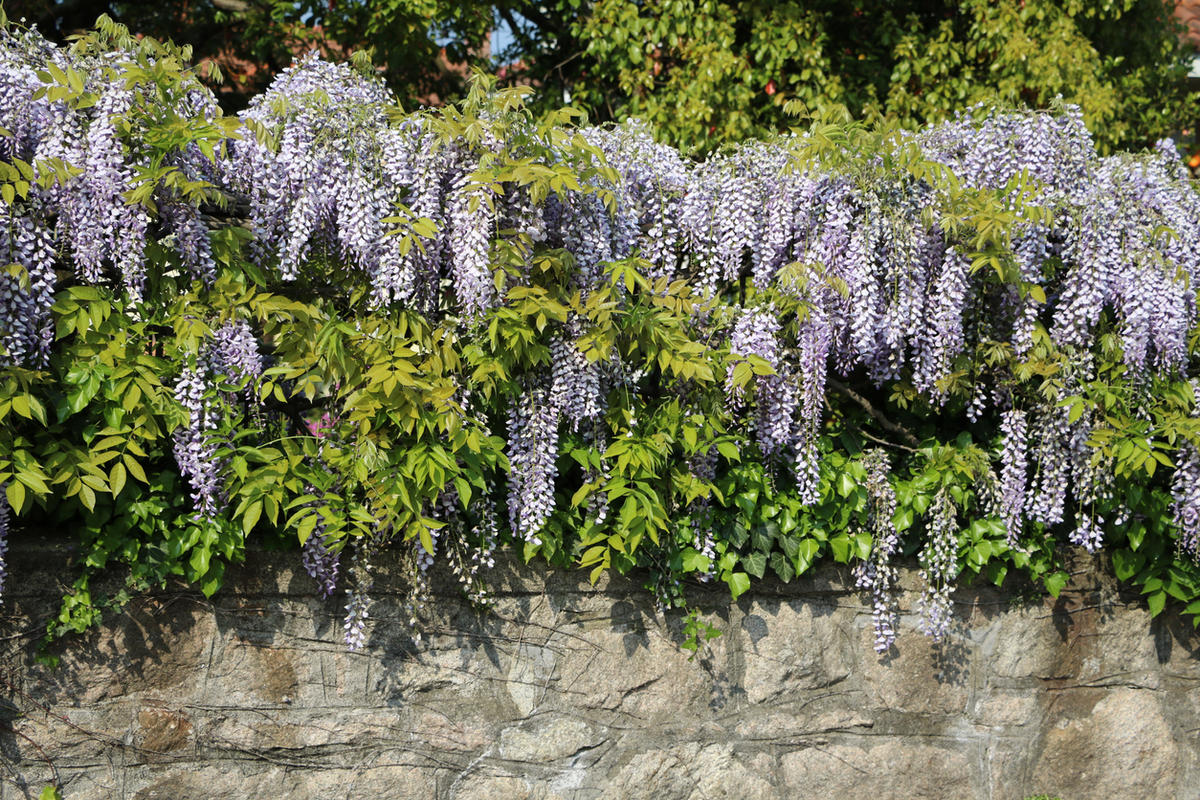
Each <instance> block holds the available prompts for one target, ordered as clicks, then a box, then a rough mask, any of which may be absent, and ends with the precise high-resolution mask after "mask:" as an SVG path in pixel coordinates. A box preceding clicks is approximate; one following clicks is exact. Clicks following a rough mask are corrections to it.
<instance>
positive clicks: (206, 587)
mask: <svg viewBox="0 0 1200 800" xmlns="http://www.w3.org/2000/svg"><path fill="white" fill-rule="evenodd" d="M224 577H225V562H223V561H214V562H213V563H212V565H211V566H210V567H209V569H208V572H207V573H205V575H204V578H203V579H202V580H201V581H200V591H202V592H204V596H205V597H212V596H213V595H214V594H216V593H217V590H218V589H220V588H221V581H222V579H223V578H224Z"/></svg>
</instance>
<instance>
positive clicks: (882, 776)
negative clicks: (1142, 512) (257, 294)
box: [0, 537, 1200, 800]
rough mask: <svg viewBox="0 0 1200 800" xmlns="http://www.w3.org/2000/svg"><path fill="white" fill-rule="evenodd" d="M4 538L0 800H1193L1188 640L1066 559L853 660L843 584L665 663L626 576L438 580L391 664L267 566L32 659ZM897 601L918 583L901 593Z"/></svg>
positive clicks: (30, 624) (1192, 657) (514, 574)
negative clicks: (56, 791) (45, 796)
mask: <svg viewBox="0 0 1200 800" xmlns="http://www.w3.org/2000/svg"><path fill="white" fill-rule="evenodd" d="M64 552H65V551H64V549H63V542H62V541H59V540H55V539H53V538H46V539H42V540H39V539H37V538H36V537H23V538H19V539H16V540H15V541H14V547H13V550H12V552H11V553H10V562H11V575H12V580H11V581H10V589H9V591H8V593H7V594H6V596H5V603H4V605H3V606H0V800H15V799H16V798H35V797H37V796H38V794H39V793H40V791H41V789H42V787H43V786H45V785H46V783H47V782H49V781H51V780H57V781H59V782H60V783H61V784H62V786H63V795H64V797H65V798H66V799H67V800H92V799H93V798H94V799H95V800H101V799H103V800H108V799H109V798H138V799H139V800H153V799H155V798H163V800H167V799H168V798H169V799H170V800H191V799H193V798H194V799H195V800H202V799H203V800H207V799H208V798H213V797H287V798H296V799H297V800H318V799H319V800H328V799H329V798H353V799H354V800H360V799H361V798H365V797H369V798H379V799H381V800H387V799H388V798H404V800H412V799H413V798H416V800H424V799H425V798H428V799H429V800H443V798H453V799H454V800H460V799H461V800H466V799H467V798H486V799H487V800H518V799H527V800H602V799H603V800H636V799H637V798H647V800H649V799H650V798H654V800H692V799H693V798H694V799H695V800H700V799H701V798H709V799H713V798H730V799H731V800H733V798H738V799H739V800H794V799H795V798H801V799H802V798H828V797H848V796H865V797H870V798H871V800H886V799H887V798H906V799H907V798H951V797H952V798H989V799H991V798H994V799H995V800H1000V799H1001V798H1003V799H1004V800H1010V799H1011V798H1015V799H1016V800H1021V798H1025V797H1028V796H1030V795H1034V794H1041V793H1046V794H1050V795H1052V796H1057V797H1061V798H1063V800H1089V798H1104V800H1121V799H1122V798H1131V799H1132V798H1137V800H1141V799H1142V798H1147V797H1154V798H1185V799H1188V800H1200V638H1198V637H1197V635H1196V634H1195V633H1194V631H1193V629H1192V626H1191V624H1190V622H1187V621H1186V620H1183V619H1181V618H1179V617H1178V616H1172V613H1171V612H1168V613H1166V614H1164V615H1163V616H1161V617H1159V618H1158V619H1154V620H1151V619H1150V617H1149V615H1148V614H1147V612H1146V610H1145V608H1144V606H1143V605H1141V604H1140V602H1139V600H1138V598H1137V597H1136V596H1133V595H1126V594H1122V593H1121V592H1120V591H1118V589H1117V587H1115V586H1114V585H1112V584H1111V583H1109V582H1107V579H1102V578H1100V577H1097V576H1102V575H1105V574H1107V572H1106V570H1105V569H1104V568H1103V567H1100V568H1099V569H1097V566H1098V565H1097V564H1095V563H1092V562H1091V560H1090V559H1089V558H1087V557H1082V556H1079V557H1077V559H1076V560H1077V562H1078V563H1075V564H1074V565H1073V572H1074V574H1075V578H1074V579H1073V582H1072V583H1071V584H1070V585H1069V586H1068V588H1067V589H1066V590H1065V591H1063V593H1062V594H1061V595H1060V596H1059V598H1058V599H1057V600H1054V599H1049V598H1043V597H1041V596H1037V595H1029V597H1032V598H1033V599H1029V600H1022V597H1023V595H1022V593H1021V587H1020V586H1013V587H1005V590H1004V591H1003V592H1001V591H996V590H992V589H988V588H979V587H976V588H963V589H960V590H959V591H958V592H957V594H956V595H955V602H956V617H955V625H954V627H953V629H952V632H951V635H950V636H949V638H948V639H947V641H946V642H944V643H943V644H941V645H934V644H932V643H930V642H929V641H928V640H926V639H925V638H924V637H922V636H921V634H920V632H919V631H918V630H917V626H918V622H919V621H918V620H917V619H916V618H915V617H913V616H911V615H905V616H904V617H903V618H902V621H901V627H902V635H901V637H900V639H899V641H898V643H897V646H896V647H895V648H894V649H893V650H892V651H891V652H890V653H888V654H886V655H885V656H884V657H883V658H880V657H878V656H876V655H875V653H874V651H873V650H872V649H871V633H870V610H869V608H868V607H867V606H866V604H865V599H864V598H863V597H862V596H860V595H859V594H857V593H855V592H854V591H852V590H851V589H850V588H849V587H850V582H849V580H848V575H847V574H846V572H845V570H839V569H836V568H825V569H822V570H820V571H818V572H816V573H815V574H813V575H810V576H806V577H805V578H804V579H802V580H799V581H797V582H795V583H793V584H790V585H781V584H773V583H770V582H764V583H762V584H760V585H759V586H757V587H756V588H755V589H754V590H752V591H751V592H750V593H749V594H747V595H745V596H743V597H742V598H741V599H740V600H739V601H738V602H737V603H730V602H729V600H728V596H727V595H722V594H721V593H720V592H719V591H717V590H713V589H712V588H707V587H696V588H695V590H694V591H693V592H692V593H691V597H692V599H693V602H694V604H695V605H696V606H697V607H698V608H700V609H701V610H702V611H703V612H704V615H705V619H706V621H707V622H709V623H710V624H713V625H715V626H716V627H718V628H719V629H720V630H721V631H723V635H721V636H720V637H718V638H716V639H713V640H712V641H710V642H708V643H707V644H706V645H705V646H704V647H702V649H701V651H700V652H699V653H698V654H696V656H695V657H692V655H691V654H690V653H688V652H687V651H685V650H683V649H681V648H680V646H679V645H680V644H681V643H682V641H683V633H682V623H681V620H680V619H679V618H678V616H668V617H667V618H665V619H664V618H663V616H662V615H661V614H657V613H656V612H655V611H654V607H653V603H652V601H651V599H650V598H648V597H647V596H646V594H645V593H644V592H643V591H642V590H641V589H640V588H638V583H639V581H637V580H630V581H624V580H621V579H604V580H602V581H601V583H600V584H599V585H598V586H594V587H593V586H591V585H589V584H588V583H587V581H586V579H585V576H583V575H582V574H564V573H546V572H545V571H542V570H538V569H536V568H528V567H525V566H523V565H520V564H516V563H504V564H502V565H500V566H499V567H498V568H497V570H496V572H495V573H494V575H493V584H494V586H495V587H496V592H495V597H496V602H495V606H494V608H492V609H491V610H488V611H479V610H476V609H473V608H471V607H470V606H469V605H467V604H466V603H465V602H464V601H463V600H462V599H461V597H460V596H459V595H458V594H457V592H456V591H455V590H454V588H453V585H452V582H451V581H450V580H449V579H448V576H439V577H437V579H436V580H435V584H434V585H435V598H434V602H433V603H432V604H431V607H432V608H433V609H435V612H434V616H432V617H431V618H430V619H428V620H427V622H426V625H425V627H424V629H423V636H422V637H421V639H420V641H419V642H418V641H417V640H416V639H415V638H414V637H413V636H411V635H410V634H411V631H409V630H408V629H407V627H406V622H405V621H406V620H407V613H406V612H405V611H404V609H403V586H402V585H401V583H400V580H399V578H398V577H397V575H398V574H399V573H400V571H399V570H396V569H392V568H389V565H388V564H386V563H382V562H381V563H380V572H379V574H378V576H377V580H376V589H375V594H374V604H373V606H372V608H371V628H370V631H369V633H370V639H369V644H368V647H367V648H366V649H365V651H363V652H362V653H348V652H346V650H345V649H344V647H343V646H342V645H341V643H340V642H339V634H340V633H341V620H340V616H341V614H342V609H341V607H340V604H339V602H338V600H337V599H331V600H329V601H322V600H319V599H318V598H317V597H316V594H315V589H316V587H315V586H314V585H313V583H312V581H311V580H310V579H309V578H308V577H307V575H305V574H304V573H303V571H302V570H299V569H297V565H296V564H295V561H294V557H293V555H292V554H284V553H270V552H255V553H252V554H251V555H250V557H249V559H248V561H249V563H247V564H246V565H245V566H244V567H240V568H237V569H231V570H230V575H229V577H228V580H227V585H226V588H225V589H224V590H223V591H222V592H221V593H220V594H218V595H217V596H216V597H214V598H213V599H212V600H206V599H204V598H203V597H202V596H200V595H197V594H195V593H192V592H189V591H181V590H180V591H163V592H159V593H157V594H155V595H152V596H149V597H145V598H141V599H139V600H136V601H135V602H134V603H132V604H131V605H130V607H129V608H128V609H127V611H126V612H125V613H122V614H119V615H117V614H113V615H110V617H109V618H108V619H107V620H106V621H105V623H104V624H103V625H102V626H101V627H100V628H99V629H97V630H94V631H92V632H90V633H88V634H86V635H85V636H82V637H77V638H75V639H72V640H67V641H65V642H63V643H62V644H61V645H59V646H57V650H56V651H55V653H56V654H57V655H58V656H59V657H60V659H61V664H60V666H59V667H58V668H57V669H50V668H48V667H45V666H42V665H39V664H38V663H37V662H36V661H35V658H34V655H35V644H36V642H37V640H38V639H39V638H40V631H41V630H42V629H43V628H44V625H45V621H46V619H47V616H48V615H50V614H52V613H54V612H55V610H56V603H57V597H58V596H59V593H61V591H62V589H63V586H62V581H63V580H64V579H65V578H66V577H67V573H66V572H64V571H62V570H60V569H59V565H60V564H61V563H62V561H63V558H64V556H63V553H64ZM901 585H902V588H903V593H902V594H901V596H900V604H901V607H902V608H903V609H905V610H910V609H912V608H914V607H915V600H916V597H917V593H918V592H919V590H920V586H919V584H918V582H917V578H916V576H915V573H914V572H913V571H912V570H907V571H904V572H903V573H902V579H901Z"/></svg>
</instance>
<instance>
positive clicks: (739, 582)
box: [722, 572, 750, 600]
mask: <svg viewBox="0 0 1200 800" xmlns="http://www.w3.org/2000/svg"><path fill="white" fill-rule="evenodd" d="M722 580H724V581H725V583H727V584H729V592H730V594H732V595H733V599H734V600H737V599H738V598H739V597H741V596H742V595H743V594H745V593H746V592H747V591H748V590H749V589H750V576H749V575H747V574H746V573H744V572H730V573H727V574H725V575H723V576H722Z"/></svg>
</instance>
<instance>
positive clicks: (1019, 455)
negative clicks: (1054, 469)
mask: <svg viewBox="0 0 1200 800" xmlns="http://www.w3.org/2000/svg"><path fill="white" fill-rule="evenodd" d="M1000 430H1001V431H1002V432H1003V433H1004V449H1003V450H1002V451H1001V456H1000V462H1001V470H1000V520H1001V521H1002V522H1003V523H1004V529H1005V530H1006V531H1007V532H1008V544H1009V546H1010V547H1016V546H1017V539H1018V537H1019V536H1020V535H1021V528H1022V526H1023V525H1024V523H1025V516H1024V510H1025V488H1026V480H1027V476H1028V469H1029V465H1028V463H1027V447H1028V440H1027V427H1026V420H1025V412H1024V411H1018V410H1016V409H1012V410H1010V411H1006V412H1004V416H1003V420H1002V422H1001V423H1000Z"/></svg>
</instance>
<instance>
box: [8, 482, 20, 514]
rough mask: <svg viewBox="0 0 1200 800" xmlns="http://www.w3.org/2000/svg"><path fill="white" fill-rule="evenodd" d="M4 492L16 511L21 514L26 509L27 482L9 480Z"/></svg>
mask: <svg viewBox="0 0 1200 800" xmlns="http://www.w3.org/2000/svg"><path fill="white" fill-rule="evenodd" d="M4 494H5V495H6V496H7V497H8V504H9V506H11V507H12V510H13V511H14V512H16V513H17V514H20V513H21V512H22V511H24V510H25V484H23V483H21V482H20V481H9V483H8V486H7V487H5V490H4Z"/></svg>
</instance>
